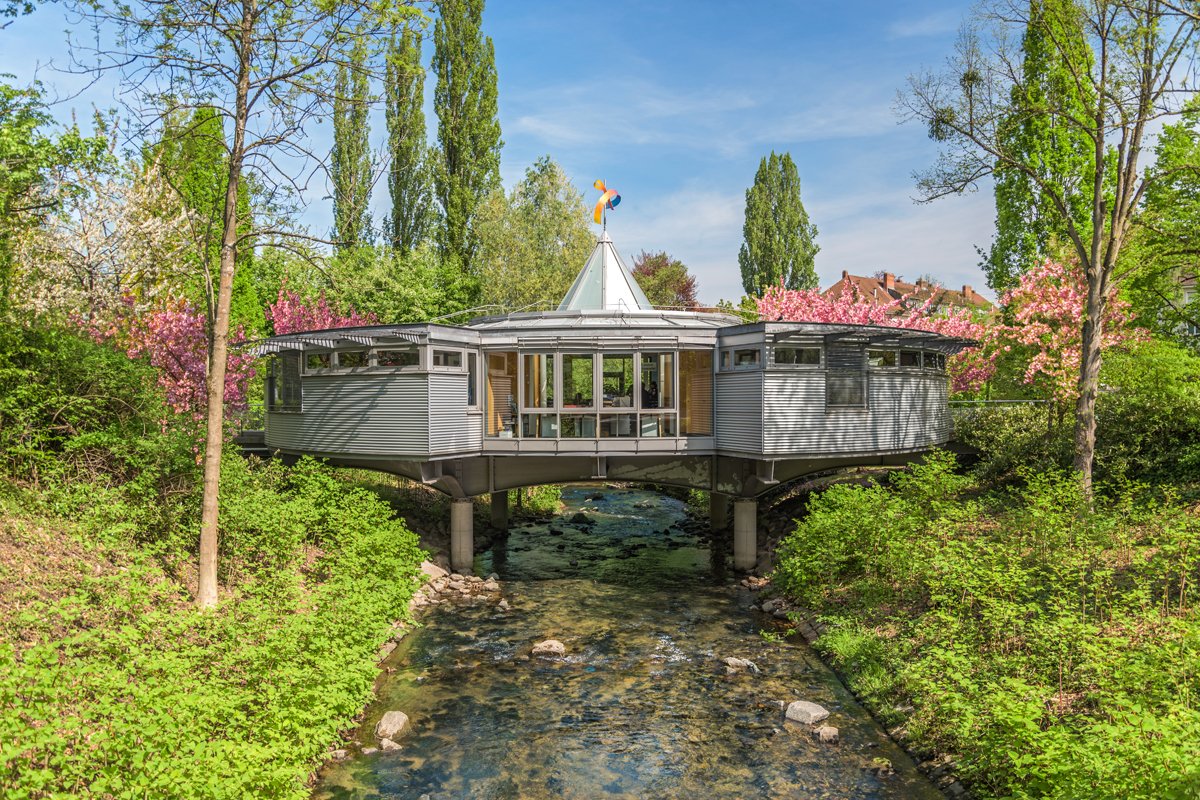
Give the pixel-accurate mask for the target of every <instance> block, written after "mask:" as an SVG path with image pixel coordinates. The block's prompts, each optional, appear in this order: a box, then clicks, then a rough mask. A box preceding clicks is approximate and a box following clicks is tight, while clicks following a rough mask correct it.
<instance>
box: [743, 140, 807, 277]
mask: <svg viewBox="0 0 1200 800" xmlns="http://www.w3.org/2000/svg"><path fill="white" fill-rule="evenodd" d="M742 235H743V238H744V240H745V241H743V243H742V248H741V250H739V251H738V266H739V267H740V268H741V270H742V287H743V288H744V289H745V290H746V294H748V295H753V296H755V297H761V296H762V295H763V294H764V293H765V292H766V291H767V289H769V288H770V287H772V286H778V285H779V283H780V282H782V283H783V285H784V286H785V287H786V288H788V289H815V288H817V272H816V269H815V267H814V266H813V260H814V258H815V257H816V255H817V251H818V250H820V249H821V247H820V245H818V244H817V243H816V241H815V239H816V238H817V226H816V225H814V224H813V223H811V222H809V220H808V212H807V211H805V210H804V203H802V202H801V201H800V174H799V172H798V171H797V170H796V164H795V162H794V161H792V156H791V154H790V153H784V154H783V155H782V156H779V155H776V154H775V152H774V151H771V155H770V156H768V157H766V158H763V160H762V161H761V162H760V163H759V165H758V173H757V174H755V176H754V185H753V186H751V187H750V188H749V189H747V190H746V222H745V225H744V226H743V227H742Z"/></svg>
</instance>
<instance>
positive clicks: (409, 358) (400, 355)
mask: <svg viewBox="0 0 1200 800" xmlns="http://www.w3.org/2000/svg"><path fill="white" fill-rule="evenodd" d="M420 363H421V356H420V354H419V353H417V348H415V347H410V348H406V349H403V350H376V351H375V365H376V366H378V367H415V366H417V365H418V364H420Z"/></svg>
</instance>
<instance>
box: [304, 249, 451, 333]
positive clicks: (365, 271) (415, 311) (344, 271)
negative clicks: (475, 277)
mask: <svg viewBox="0 0 1200 800" xmlns="http://www.w3.org/2000/svg"><path fill="white" fill-rule="evenodd" d="M328 279H329V281H330V283H331V286H329V287H328V291H327V295H328V296H329V297H330V299H332V300H334V301H335V302H336V305H338V306H339V307H342V308H354V309H356V310H358V311H362V312H367V311H369V312H372V313H374V314H375V315H376V316H377V317H378V318H379V319H380V320H381V321H382V322H386V323H393V322H396V323H399V322H426V321H428V320H431V319H435V318H437V317H441V316H444V315H448V314H456V313H458V312H460V311H462V310H464V309H466V308H468V307H470V304H471V302H472V298H471V296H470V295H469V294H468V291H467V286H466V284H465V283H464V281H463V276H462V273H461V272H460V271H459V270H457V269H455V268H454V267H452V266H450V265H448V264H446V262H444V261H442V259H441V256H440V254H439V253H438V251H437V249H436V248H435V247H434V246H433V245H432V244H430V243H426V244H424V245H422V246H421V247H418V248H417V249H416V250H412V251H410V252H408V253H401V252H399V251H388V250H385V249H383V248H377V247H360V248H358V249H356V250H347V251H344V252H342V253H340V254H338V255H337V256H335V257H334V258H333V259H332V261H331V262H330V265H329V272H328ZM290 285H292V284H289V286H290ZM320 285H322V284H320V283H318V286H320ZM460 321H461V320H460Z"/></svg>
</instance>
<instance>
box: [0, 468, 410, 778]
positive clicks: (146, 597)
mask: <svg viewBox="0 0 1200 800" xmlns="http://www.w3.org/2000/svg"><path fill="white" fill-rule="evenodd" d="M239 463H240V461H239V459H237V458H236V457H234V458H233V459H231V460H229V461H227V462H226V464H225V465H224V472H223V475H224V476H225V479H226V481H227V482H226V483H225V484H224V485H223V487H222V489H223V492H222V497H221V502H222V518H223V522H225V524H227V525H230V526H231V527H229V528H227V529H224V530H223V531H222V535H223V543H224V544H226V545H227V546H229V547H231V548H232V550H233V551H234V552H232V553H230V554H229V555H228V556H226V558H225V559H223V560H224V561H225V563H226V564H227V565H228V564H230V563H231V561H230V560H229V558H230V556H232V557H233V561H235V562H237V563H239V564H240V565H242V566H243V568H245V569H246V570H247V572H246V574H245V576H244V577H243V579H242V582H241V583H240V589H239V590H238V594H237V596H236V598H231V600H230V601H229V602H226V603H225V604H223V605H222V606H221V607H219V608H218V609H217V610H216V611H215V612H198V611H195V610H193V609H192V608H191V607H190V605H188V604H187V602H186V601H187V597H186V593H185V592H184V591H183V589H182V587H180V586H178V585H177V584H174V583H173V582H171V581H169V580H168V579H167V578H166V576H164V575H163V574H162V573H161V571H160V570H159V568H158V567H156V566H155V565H153V564H152V563H151V562H149V561H148V560H147V559H145V558H144V557H142V556H140V555H139V554H138V553H137V552H136V551H128V550H124V549H121V548H115V549H105V548H100V549H99V550H97V552H96V555H97V558H98V561H100V562H103V561H105V560H116V559H120V560H126V561H129V566H127V567H125V568H123V569H121V570H118V571H114V572H107V573H103V574H100V575H98V576H96V577H93V576H91V575H81V576H80V579H79V580H78V583H77V585H75V586H74V587H71V589H70V590H69V591H67V592H64V593H62V594H60V596H58V597H57V598H52V599H50V600H47V601H44V602H36V603H33V604H32V605H30V606H28V607H27V608H26V609H25V610H24V612H23V619H24V620H25V621H26V622H27V623H28V625H27V626H26V629H25V630H23V631H22V635H21V636H20V639H19V640H20V641H22V646H21V647H19V648H16V647H14V646H13V644H11V643H10V642H5V643H3V644H0V742H2V744H0V793H2V794H4V796H5V797H11V798H41V797H51V796H64V795H72V796H104V797H146V796H151V797H168V796H171V797H182V796H186V797H198V798H226V797H228V798H234V797H238V798H241V797H248V796H253V797H295V798H300V797H306V796H307V790H306V786H305V782H306V779H307V777H308V775H309V773H310V772H311V770H312V769H313V768H314V767H315V766H316V765H317V764H318V763H319V761H320V759H321V756H322V753H323V751H324V750H325V748H326V747H327V746H328V743H330V742H333V741H335V740H336V739H337V737H338V734H339V732H340V731H341V730H344V729H345V728H347V727H348V726H350V725H351V724H352V723H353V720H354V718H355V716H356V714H357V713H358V712H359V711H360V710H361V708H362V706H363V704H364V703H365V702H366V701H367V700H368V699H369V698H370V696H371V687H372V684H373V681H374V679H375V677H376V673H377V669H376V667H375V653H376V650H377V648H378V647H379V645H380V643H381V642H383V641H384V640H385V639H386V638H387V637H388V636H389V635H390V634H391V632H392V628H391V624H392V621H393V620H395V619H398V618H402V617H403V616H404V615H405V613H406V604H407V601H408V600H409V598H410V597H411V596H412V593H413V591H414V590H415V588H416V586H417V585H418V584H419V580H418V577H417V575H418V572H417V569H416V566H417V564H418V563H419V561H420V558H421V553H420V552H419V551H418V549H417V546H416V540H415V537H414V536H413V535H412V533H411V532H409V531H408V530H407V529H406V528H405V527H404V525H403V523H400V522H398V521H396V520H394V519H392V517H391V513H390V510H389V509H388V508H387V506H386V505H385V504H384V503H382V501H380V500H379V499H378V498H376V497H375V496H374V495H372V494H370V493H368V492H366V491H364V490H361V489H352V488H350V487H348V486H347V485H346V484H344V483H341V482H340V481H338V480H337V479H336V478H335V477H334V476H333V474H332V473H331V472H330V471H329V470H328V469H326V468H324V467H321V466H319V465H317V464H315V463H313V462H302V463H301V464H299V465H297V467H296V468H295V469H293V470H283V469H282V468H279V467H277V466H272V467H270V468H267V469H262V470H259V469H255V468H251V467H247V466H245V465H244V464H243V465H241V467H240V468H239V466H238V465H239ZM231 520H232V521H231ZM57 524H60V525H64V524H65V523H62V522H61V521H58V522H57ZM301 542H304V543H305V544H307V546H308V547H310V548H313V547H315V548H316V549H315V550H311V551H310V552H311V553H312V556H313V557H314V560H313V563H312V566H311V568H309V569H308V570H297V569H295V567H296V566H297V565H298V564H299V559H300V557H301V556H302V554H303V551H301V550H300V549H299V546H300V544H301ZM287 565H291V566H292V568H288V567H287ZM13 638H14V639H16V637H13Z"/></svg>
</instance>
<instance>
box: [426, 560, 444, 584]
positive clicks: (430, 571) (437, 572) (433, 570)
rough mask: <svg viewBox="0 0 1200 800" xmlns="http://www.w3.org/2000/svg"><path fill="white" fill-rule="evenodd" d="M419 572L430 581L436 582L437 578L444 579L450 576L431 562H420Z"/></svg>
mask: <svg viewBox="0 0 1200 800" xmlns="http://www.w3.org/2000/svg"><path fill="white" fill-rule="evenodd" d="M421 572H422V573H424V574H425V576H426V577H427V578H429V580H431V581H436V580H437V579H438V578H444V577H445V576H447V575H449V574H450V573H448V572H446V570H444V569H442V568H441V567H439V566H438V565H437V564H434V563H433V562H432V561H422V562H421Z"/></svg>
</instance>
